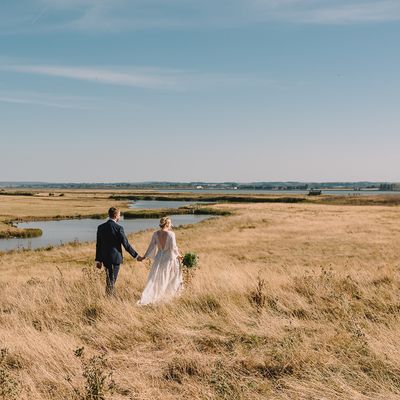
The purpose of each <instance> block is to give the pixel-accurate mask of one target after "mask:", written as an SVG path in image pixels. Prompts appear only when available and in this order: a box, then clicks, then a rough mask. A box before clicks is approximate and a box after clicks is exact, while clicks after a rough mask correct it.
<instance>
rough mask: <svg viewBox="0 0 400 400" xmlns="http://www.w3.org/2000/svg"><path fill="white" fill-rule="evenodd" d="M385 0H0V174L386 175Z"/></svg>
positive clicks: (397, 87) (398, 20)
mask: <svg viewBox="0 0 400 400" xmlns="http://www.w3.org/2000/svg"><path fill="white" fill-rule="evenodd" d="M399 42H400V0H229V1H228V0H212V1H211V0H18V1H15V0H2V2H1V5H0V154H1V157H0V181H47V182H121V181H124V182H143V181H185V182H186V181H213V182H222V181H236V182H254V181H289V180H290V181H361V180H368V181H400V169H399V168H398V167H399V155H398V154H399V148H400V112H399V105H400V72H399V71H400V47H399Z"/></svg>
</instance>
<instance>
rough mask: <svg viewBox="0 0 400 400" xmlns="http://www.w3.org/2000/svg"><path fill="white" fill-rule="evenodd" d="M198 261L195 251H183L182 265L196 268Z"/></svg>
mask: <svg viewBox="0 0 400 400" xmlns="http://www.w3.org/2000/svg"><path fill="white" fill-rule="evenodd" d="M198 263H199V256H198V255H197V254H196V253H185V255H184V256H183V258H182V265H183V266H184V267H185V268H188V269H192V268H196V267H197V265H198Z"/></svg>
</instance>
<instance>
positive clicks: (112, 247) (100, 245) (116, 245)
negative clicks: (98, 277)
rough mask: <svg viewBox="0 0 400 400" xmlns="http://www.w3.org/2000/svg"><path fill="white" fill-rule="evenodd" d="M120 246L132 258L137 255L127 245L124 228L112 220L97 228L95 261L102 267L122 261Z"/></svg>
mask: <svg viewBox="0 0 400 400" xmlns="http://www.w3.org/2000/svg"><path fill="white" fill-rule="evenodd" d="M122 246H124V248H125V250H126V251H127V252H128V253H129V254H130V255H131V256H132V257H133V258H136V257H137V256H138V253H137V252H136V251H135V250H134V248H133V247H132V246H131V245H130V244H129V242H128V239H127V237H126V236H125V232H124V228H123V227H122V226H121V225H118V224H117V223H116V222H115V221H113V220H112V219H110V220H108V221H107V222H105V223H104V224H101V225H99V227H98V228H97V241H96V261H100V262H102V263H103V264H104V265H106V266H108V265H117V264H121V263H122V261H123V256H122Z"/></svg>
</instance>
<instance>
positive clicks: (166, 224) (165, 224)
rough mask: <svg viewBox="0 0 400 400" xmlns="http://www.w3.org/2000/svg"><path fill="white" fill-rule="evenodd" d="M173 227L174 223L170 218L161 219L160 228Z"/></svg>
mask: <svg viewBox="0 0 400 400" xmlns="http://www.w3.org/2000/svg"><path fill="white" fill-rule="evenodd" d="M170 226H172V221H171V218H170V217H162V218H161V219H160V228H161V229H163V228H165V227H168V228H169V227H170Z"/></svg>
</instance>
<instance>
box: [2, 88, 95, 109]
mask: <svg viewBox="0 0 400 400" xmlns="http://www.w3.org/2000/svg"><path fill="white" fill-rule="evenodd" d="M0 102H1V103H9V104H16V105H33V106H40V107H50V108H60V109H73V110H95V109H96V108H97V107H96V105H95V102H96V99H90V98H85V97H78V96H56V95H53V94H51V93H39V92H19V91H15V92H9V91H8V92H7V91H0Z"/></svg>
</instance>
